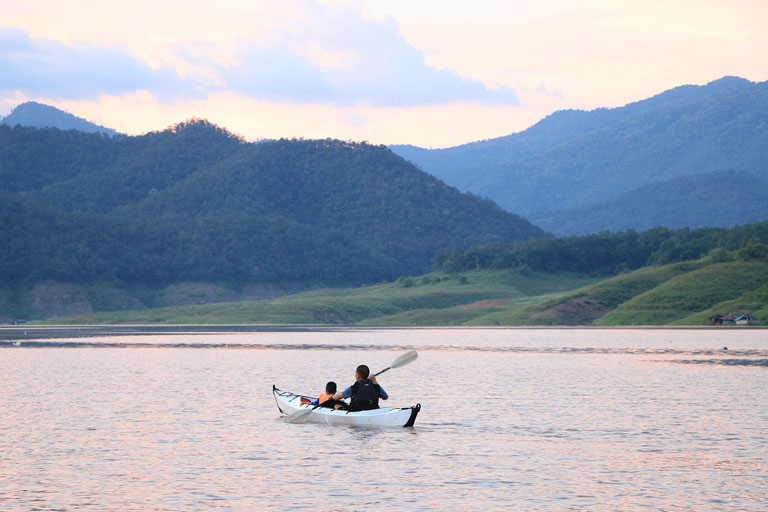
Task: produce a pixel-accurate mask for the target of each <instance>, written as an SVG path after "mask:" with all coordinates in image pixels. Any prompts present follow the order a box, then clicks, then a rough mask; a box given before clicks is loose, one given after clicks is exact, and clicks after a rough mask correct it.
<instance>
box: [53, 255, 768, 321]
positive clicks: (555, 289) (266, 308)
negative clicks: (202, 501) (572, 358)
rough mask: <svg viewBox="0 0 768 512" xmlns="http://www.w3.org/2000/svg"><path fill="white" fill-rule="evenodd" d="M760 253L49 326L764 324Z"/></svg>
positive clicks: (437, 279)
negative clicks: (724, 320) (733, 320)
mask: <svg viewBox="0 0 768 512" xmlns="http://www.w3.org/2000/svg"><path fill="white" fill-rule="evenodd" d="M766 283H768V260H766V259H761V260H749V261H744V260H740V259H737V260H735V261H731V262H725V263H717V262H716V260H715V259H713V258H711V257H707V258H705V259H702V260H698V261H693V262H683V263H676V264H669V265H662V266H654V267H645V268H642V269H639V270H636V271H633V272H628V273H625V274H622V275H620V276H615V277H612V278H608V279H600V278H595V277H586V276H583V275H581V276H579V275H577V274H573V273H559V274H552V273H540V272H520V271H519V270H511V269H510V270H496V271H491V270H482V271H471V272H465V273H462V274H460V275H446V274H441V273H432V274H428V275H424V276H420V277H411V278H401V279H398V280H397V281H396V282H392V283H384V284H379V285H375V286H364V287H357V288H343V289H321V290H315V291H311V292H303V293H298V294H295V295H289V296H286V297H281V298H278V299H273V300H264V301H242V302H230V303H220V304H206V305H200V306H180V307H171V308H158V309H148V310H141V311H122V312H109V313H99V314H94V315H86V316H73V317H68V318H59V319H52V320H50V321H49V323H70V324H89V323H98V324H114V323H139V324H141V323H182V324H183V323H191V324H205V323H215V324H218V323H221V324H227V323H231V324H332V325H333V324H336V325H360V326H459V325H475V326H483V325H485V326H496V325H507V326H526V325H550V326H558V325H560V326H566V325H600V326H611V325H708V324H709V317H710V316H712V315H714V314H715V313H728V312H733V313H737V314H742V313H744V312H747V311H750V312H752V313H753V314H755V315H757V316H758V317H759V318H761V319H762V321H763V323H764V324H765V323H768V284H766Z"/></svg>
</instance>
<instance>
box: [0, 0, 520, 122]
mask: <svg viewBox="0 0 768 512" xmlns="http://www.w3.org/2000/svg"><path fill="white" fill-rule="evenodd" d="M272 5H273V6H275V7H274V8H272V9H271V10H270V11H269V17H270V18H272V20H271V21H272V23H271V28H270V29H264V26H265V25H264V24H262V25H261V28H260V29H258V30H257V29H254V30H256V32H257V33H256V32H254V33H238V34H235V35H233V37H232V38H231V39H230V40H229V41H226V42H222V41H220V40H219V41H216V42H212V41H207V40H205V39H198V40H187V41H182V42H178V41H177V42H175V43H173V44H172V45H171V46H170V48H172V53H173V55H166V56H165V58H160V59H155V60H156V61H157V62H166V63H170V62H172V63H173V64H172V66H173V67H161V68H158V67H152V66H150V65H149V64H148V63H147V62H146V61H144V60H142V59H141V58H139V57H137V56H135V55H132V54H131V53H129V52H127V51H122V50H120V49H116V48H114V47H107V46H102V45H99V44H97V43H95V42H88V43H85V42H77V43H69V44H65V43H62V42H59V41H56V40H53V39H47V38H32V37H30V36H29V35H28V33H26V32H24V31H23V30H20V29H14V28H2V27H0V91H22V92H23V93H24V94H25V95H26V96H29V97H47V98H56V99H73V100H74V99H85V98H96V97H98V96H99V95H102V94H108V95H123V94H132V93H134V92H136V91H140V90H146V91H149V92H151V93H152V94H153V95H155V96H157V97H158V98H160V99H161V100H162V101H180V100H189V99H195V98H204V97H207V96H210V95H213V94H218V93H221V92H226V91H231V92H234V93H236V94H239V95H241V96H245V97H248V98H252V99H255V100H259V101H270V102H279V103H296V104H311V103H322V104H336V105H341V106H350V105H370V106H381V107H407V106H430V105H444V104H449V103H452V102H477V103H482V104H491V105H519V103H520V100H519V98H518V95H517V94H516V92H515V91H514V90H513V89H511V88H508V87H499V88H496V89H491V88H489V87H487V86H486V85H485V84H483V83H482V82H481V81H479V80H475V79H472V78H468V77H462V76H460V75H459V74H458V73H456V72H455V71H453V70H451V69H437V68H435V67H431V66H429V65H428V64H427V63H426V61H425V58H424V54H423V53H422V52H421V51H420V50H418V49H416V48H414V47H413V46H412V45H411V44H410V43H408V41H406V39H405V38H403V37H402V35H401V34H400V33H399V29H398V25H397V23H396V22H395V21H394V19H392V18H386V17H385V18H381V19H368V18H366V17H365V16H364V15H363V14H362V11H361V10H360V7H358V6H348V5H341V6H337V7H332V6H328V5H325V4H322V3H319V2H318V1H316V0H296V1H293V2H285V3H279V4H272ZM267 25H270V24H267ZM145 43H146V41H145ZM168 48H169V46H168V45H166V46H164V47H163V48H162V49H160V48H158V52H157V53H156V55H153V58H154V57H157V56H159V54H160V52H162V51H168Z"/></svg>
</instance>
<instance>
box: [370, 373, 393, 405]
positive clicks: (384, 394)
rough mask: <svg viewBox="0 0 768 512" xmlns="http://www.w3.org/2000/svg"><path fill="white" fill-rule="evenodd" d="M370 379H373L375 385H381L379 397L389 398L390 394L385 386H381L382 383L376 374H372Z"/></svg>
mask: <svg viewBox="0 0 768 512" xmlns="http://www.w3.org/2000/svg"><path fill="white" fill-rule="evenodd" d="M370 379H371V382H373V383H374V384H375V385H377V386H379V398H381V399H382V400H389V395H388V394H387V392H386V391H384V388H383V387H381V384H379V383H378V382H376V376H375V375H371V377H370Z"/></svg>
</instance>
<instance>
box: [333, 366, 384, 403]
mask: <svg viewBox="0 0 768 512" xmlns="http://www.w3.org/2000/svg"><path fill="white" fill-rule="evenodd" d="M342 398H350V399H351V400H350V402H349V410H350V411H367V410H370V409H378V408H379V398H381V399H382V400H387V399H388V398H389V395H387V392H386V391H384V388H382V387H381V386H380V385H379V383H378V382H376V376H375V375H371V370H370V369H369V368H368V367H367V366H366V365H364V364H361V365H360V366H358V367H357V370H355V383H354V384H352V385H351V386H349V387H348V388H347V389H345V390H344V391H343V392H342V393H335V394H334V395H333V399H334V400H341V399H342Z"/></svg>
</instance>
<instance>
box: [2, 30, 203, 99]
mask: <svg viewBox="0 0 768 512" xmlns="http://www.w3.org/2000/svg"><path fill="white" fill-rule="evenodd" d="M183 85H184V84H182V82H181V80H180V78H179V76H178V75H177V74H176V73H175V71H173V70H170V69H167V68H164V69H152V68H151V67H150V66H148V65H147V64H146V63H145V62H143V61H141V60H139V59H137V58H135V57H132V56H131V55H129V54H127V53H125V52H122V51H120V50H115V49H110V48H107V47H104V46H99V45H96V44H90V43H76V44H73V45H71V46H70V45H66V44H63V43H60V42H58V41H53V40H50V39H45V38H31V37H30V36H29V35H28V34H27V33H26V32H24V31H23V30H20V29H15V28H4V27H0V91H23V92H24V93H25V94H26V95H28V96H44V97H48V98H59V99H93V98H97V97H98V96H99V95H101V94H123V93H129V92H134V91H137V90H142V89H148V90H153V91H154V92H156V93H157V94H158V95H159V96H161V97H163V96H167V95H171V94H177V93H178V92H179V91H180V89H184V87H183ZM188 92H189V91H188Z"/></svg>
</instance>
